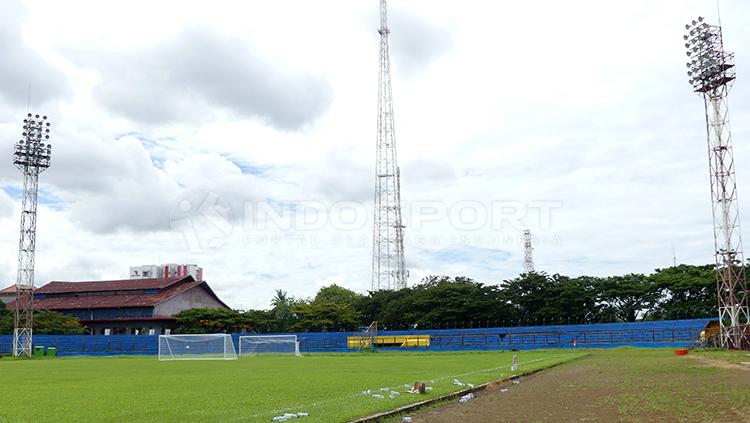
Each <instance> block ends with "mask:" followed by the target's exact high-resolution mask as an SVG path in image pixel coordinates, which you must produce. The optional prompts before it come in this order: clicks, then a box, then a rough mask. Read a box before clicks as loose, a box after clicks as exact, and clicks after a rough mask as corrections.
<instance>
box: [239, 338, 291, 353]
mask: <svg viewBox="0 0 750 423" xmlns="http://www.w3.org/2000/svg"><path fill="white" fill-rule="evenodd" d="M239 343H240V357H244V356H255V355H260V354H271V355H272V354H294V355H295V356H297V357H301V356H302V354H300V352H299V341H297V335H247V336H240V340H239Z"/></svg>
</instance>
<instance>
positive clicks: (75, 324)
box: [34, 310, 86, 335]
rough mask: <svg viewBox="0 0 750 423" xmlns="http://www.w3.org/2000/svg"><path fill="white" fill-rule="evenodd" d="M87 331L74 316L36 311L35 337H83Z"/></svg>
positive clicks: (48, 311)
mask: <svg viewBox="0 0 750 423" xmlns="http://www.w3.org/2000/svg"><path fill="white" fill-rule="evenodd" d="M84 333H86V330H85V329H84V328H83V327H82V326H81V323H80V322H79V321H78V319H76V318H75V317H72V316H67V315H65V314H62V313H58V312H56V311H50V310H36V311H34V334H35V335H81V334H84Z"/></svg>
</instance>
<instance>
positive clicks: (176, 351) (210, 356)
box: [159, 333, 237, 360]
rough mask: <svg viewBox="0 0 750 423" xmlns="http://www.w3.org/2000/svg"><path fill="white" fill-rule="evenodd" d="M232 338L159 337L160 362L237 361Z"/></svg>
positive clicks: (204, 335) (205, 335)
mask: <svg viewBox="0 0 750 423" xmlns="http://www.w3.org/2000/svg"><path fill="white" fill-rule="evenodd" d="M236 359H237V350H235V349H234V341H232V336H231V335H228V334H224V333H209V334H200V335H159V360H236Z"/></svg>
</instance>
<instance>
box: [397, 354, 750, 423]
mask: <svg viewBox="0 0 750 423" xmlns="http://www.w3.org/2000/svg"><path fill="white" fill-rule="evenodd" d="M714 361H717V360H711V366H706V364H707V363H708V362H707V361H704V360H702V359H700V358H699V359H690V358H687V357H677V356H674V355H673V353H672V351H669V350H639V351H634V350H625V351H596V352H593V353H592V354H591V355H590V356H587V357H584V358H581V359H578V360H574V361H573V362H568V363H563V364H562V365H559V366H557V367H555V368H552V369H549V370H546V371H543V372H540V373H537V374H534V375H531V376H529V377H525V378H523V379H522V380H521V381H520V383H518V384H512V383H511V382H505V383H501V384H491V385H490V386H487V387H486V388H485V389H484V390H483V391H481V392H479V393H478V394H475V395H477V397H476V398H474V399H472V400H470V401H468V402H466V403H463V404H460V403H458V401H455V400H451V401H450V402H449V403H448V404H446V405H444V406H439V407H435V408H429V409H423V410H420V411H418V412H416V413H412V414H408V415H409V416H411V417H412V421H413V422H430V423H442V422H445V423H448V422H450V423H455V422H462V423H468V422H493V423H495V422H513V423H517V422H534V423H536V422H665V423H666V422H670V423H671V422H685V423H693V422H694V423H704V422H736V423H743V422H747V423H750V417H749V416H750V378H748V377H747V373H746V372H744V371H737V369H736V367H735V366H739V365H734V364H731V363H718V364H721V365H720V366H714V364H717V363H713V362H714ZM727 364H728V365H730V366H731V368H729V367H728V366H727ZM743 367H744V366H743ZM399 420H400V418H399ZM394 421H398V420H394Z"/></svg>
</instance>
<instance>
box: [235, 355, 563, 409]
mask: <svg viewBox="0 0 750 423" xmlns="http://www.w3.org/2000/svg"><path fill="white" fill-rule="evenodd" d="M569 355H574V354H570V353H567V354H560V355H555V356H552V357H545V358H538V359H536V360H531V361H524V362H521V363H519V366H521V365H524V364H526V365H528V364H533V363H539V362H542V361H547V360H552V359H555V358H562V357H567V356H569ZM511 366H512V364H507V365H504V366H498V367H492V368H489V369H482V370H475V371H471V372H467V373H461V374H458V375H449V376H440V377H437V378H434V379H430V381H432V383H434V382H435V381H438V380H444V379H450V378H454V379H456V378H459V377H464V376H469V375H473V374H477V373H484V372H492V371H496V370H501V369H505V368H506V367H507V368H508V369H510V367H511ZM404 385H405V384H403V383H402V384H400V385H397V386H394V387H391V388H388V389H390V390H396V388H402V387H403V386H404ZM373 393H376V392H374V391H373ZM359 396H364V395H363V394H362V392H358V393H356V394H350V395H342V396H339V397H335V398H327V399H324V400H320V401H315V402H311V403H307V404H301V405H295V406H291V407H284V408H278V409H275V410H269V411H264V412H261V413H256V414H251V415H249V416H243V417H239V418H236V419H233V420H232V421H239V420H244V419H248V418H253V417H261V416H271V415H279V414H283V413H285V412H290V411H292V410H299V411H300V412H306V411H307V409H310V408H318V407H320V406H322V405H324V404H327V403H330V402H335V401H340V400H342V399H347V398H356V397H359ZM367 396H369V395H367Z"/></svg>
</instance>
